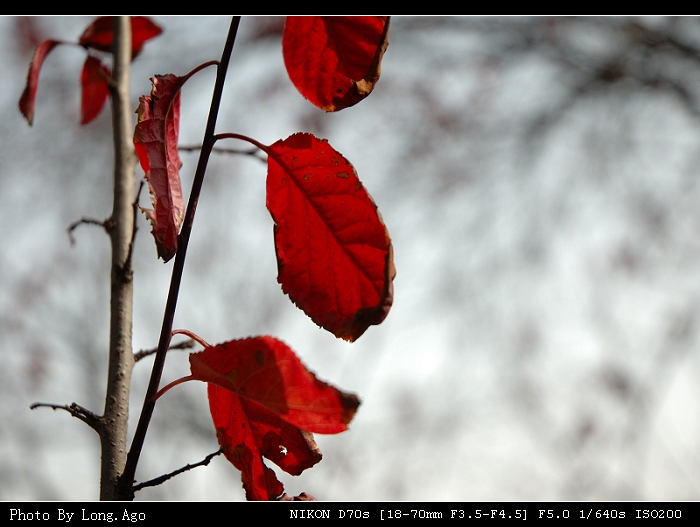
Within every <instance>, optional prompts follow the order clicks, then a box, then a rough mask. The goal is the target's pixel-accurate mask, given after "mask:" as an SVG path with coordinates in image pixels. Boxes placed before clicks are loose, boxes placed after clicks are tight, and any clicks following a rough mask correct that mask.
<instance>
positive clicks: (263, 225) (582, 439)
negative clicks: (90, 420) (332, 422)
mask: <svg viewBox="0 0 700 527" xmlns="http://www.w3.org/2000/svg"><path fill="white" fill-rule="evenodd" d="M153 20H154V21H155V22H156V23H158V24H159V25H160V26H161V27H162V28H163V30H164V32H163V34H162V35H161V36H160V37H158V38H156V39H154V40H152V41H150V42H148V43H147V44H146V46H145V48H144V51H143V52H142V53H141V55H140V56H139V57H138V59H137V60H136V61H135V62H134V63H133V70H132V96H133V106H134V109H135V108H136V106H137V97H138V96H139V95H142V94H147V93H149V91H150V82H149V80H148V79H149V77H151V76H152V75H153V74H156V73H175V74H178V75H182V74H184V73H186V72H188V71H189V70H191V69H192V68H193V67H195V66H196V65H198V64H199V63H201V62H204V61H207V60H211V59H218V58H219V57H220V54H221V48H222V46H223V43H224V40H225V38H226V33H227V29H228V26H229V22H230V20H229V18H227V17H212V18H209V17H180V18H178V17H175V18H172V17H158V16H156V17H153ZM91 21H92V18H83V17H67V18H64V17H47V18H44V17H32V18H22V17H2V18H0V46H1V49H2V53H0V67H1V68H2V72H3V73H2V76H0V87H1V89H0V112H1V113H0V115H1V116H2V118H1V119H0V134H2V135H1V137H2V142H1V143H0V225H2V228H0V360H1V361H2V367H1V368H0V499H3V500H83V499H97V497H98V485H99V444H98V439H97V436H96V435H95V434H94V432H93V431H92V430H90V429H89V428H88V427H87V426H85V425H84V424H83V423H81V422H80V421H78V420H76V419H74V418H71V417H70V416H69V415H68V414H67V413H66V412H63V411H51V410H49V409H38V410H34V411H31V410H30V409H29V406H30V404H32V403H34V402H37V401H41V402H50V403H57V404H69V403H71V402H76V403H78V404H81V405H83V406H85V407H87V408H89V409H91V410H94V411H95V412H97V413H101V411H102V408H103V405H104V402H103V400H104V390H105V379H106V359H105V357H106V350H107V342H108V341H107V339H108V316H109V313H108V308H109V284H108V275H109V259H110V247H109V240H108V238H107V237H106V236H105V234H104V233H103V232H102V230H101V229H100V228H98V227H94V226H91V225H85V226H81V227H79V228H78V229H77V230H75V231H74V236H75V244H74V245H71V243H70V240H69V237H68V235H67V232H66V229H67V228H68V226H69V225H70V224H71V223H73V222H75V221H76V220H79V219H80V218H83V217H85V218H95V219H98V220H104V219H105V218H107V217H108V216H109V214H110V213H111V195H110V193H111V185H112V181H111V180H112V154H111V135H110V133H111V125H110V124H111V121H110V119H111V118H110V112H109V109H108V107H107V108H105V111H103V113H102V114H101V115H100V117H99V118H98V119H97V120H96V121H94V122H93V123H91V124H89V125H87V126H84V127H81V126H79V125H78V122H79V99H80V95H79V76H80V69H81V67H82V62H83V61H84V59H85V53H84V51H83V50H82V49H81V48H79V47H71V46H60V47H57V48H56V49H54V50H53V51H52V53H51V54H50V55H49V56H48V58H47V60H46V62H45V64H44V67H43V69H42V72H41V77H40V87H39V93H38V98H37V108H36V115H35V121H34V126H33V127H31V128H30V127H29V126H28V125H27V123H26V121H24V120H23V118H22V117H21V115H20V113H19V111H18V107H17V101H18V100H19V96H20V94H21V93H22V89H23V87H24V83H25V80H26V74H27V68H28V64H29V61H30V59H31V56H32V53H33V51H34V48H35V47H36V45H38V44H39V43H40V42H41V41H43V40H44V39H47V38H54V39H62V40H67V41H73V42H75V41H77V39H78V37H79V36H80V34H81V33H82V31H83V29H84V28H85V27H86V26H87V25H88V24H89V23H90V22H91ZM283 25H284V19H283V18H282V17H259V18H257V17H256V18H244V19H243V21H242V23H241V30H240V33H239V39H238V41H237V42H236V46H235V48H234V53H233V58H232V62H231V66H230V70H229V76H228V80H227V84H226V91H225V98H224V102H223V105H222V109H221V113H220V116H219V124H218V128H217V131H219V132H238V133H242V134H246V135H249V136H251V137H254V138H256V139H258V140H259V141H261V142H263V143H266V144H270V143H273V142H274V141H276V140H278V139H281V138H286V137H287V136H288V135H290V134H292V133H294V132H297V131H304V132H311V133H314V134H316V135H317V136H320V137H325V138H328V139H329V141H330V143H331V144H332V145H333V146H334V147H335V148H336V149H337V150H338V151H339V152H341V153H342V154H343V155H344V156H345V157H346V158H347V159H348V160H350V161H351V162H352V163H353V164H354V166H355V168H356V170H357V172H358V174H359V176H360V178H361V180H362V181H363V183H364V185H365V186H366V188H367V189H368V191H369V192H370V193H371V194H372V196H373V197H374V199H375V201H376V203H377V205H378V207H379V210H380V211H381V213H382V215H383V218H384V221H385V223H386V224H387V226H388V229H389V232H390V233H391V236H392V239H393V244H394V250H395V262H396V268H397V272H398V274H397V277H396V280H395V300H394V306H393V308H392V310H391V313H390V314H389V316H388V318H387V319H386V321H385V322H384V323H383V324H382V325H380V326H375V327H371V328H370V329H369V330H368V331H367V333H366V334H365V335H364V336H363V337H362V338H361V339H359V340H358V341H357V342H356V343H354V344H348V343H345V342H342V341H339V340H337V339H335V338H334V337H333V336H331V335H330V334H328V333H326V332H324V331H323V330H321V329H319V328H317V327H316V326H315V325H314V324H313V323H312V322H311V321H310V320H309V319H308V318H307V317H306V315H304V313H303V312H301V311H300V310H298V309H297V308H296V307H295V306H294V305H293V304H292V303H291V302H289V300H288V298H287V297H285V295H284V294H283V293H282V292H281V290H280V287H279V285H278V284H277V282H276V261H275V255H274V250H273V241H272V220H271V218H270V216H269V214H268V212H267V210H266V209H265V195H264V192H265V184H264V181H265V173H266V166H265V164H264V163H262V162H261V161H260V160H259V159H256V158H253V157H250V156H240V155H230V154H216V155H214V157H213V158H212V159H211V161H210V164H209V167H210V168H209V171H208V173H207V178H206V181H205V184H204V190H203V195H202V198H201V200H200V203H199V207H198V210H197V218H196V221H195V224H194V230H193V235H192V240H191V243H190V248H189V252H188V260H187V265H186V268H185V274H184V278H183V285H182V290H181V294H180V301H179V305H178V311H177V316H176V319H175V327H184V328H187V329H189V330H191V331H194V332H195V333H197V334H199V335H201V336H202V337H203V338H205V339H206V340H207V341H209V342H212V343H216V342H223V341H226V340H230V339H233V338H240V337H245V336H249V335H258V334H270V335H274V336H276V337H278V338H280V339H282V340H284V341H285V342H286V343H288V344H289V345H290V346H291V347H292V348H293V349H295V350H296V351H297V353H298V354H299V355H300V357H301V358H302V360H303V361H304V362H305V364H306V365H307V366H308V367H309V368H310V369H311V370H313V371H315V372H316V373H317V375H318V376H319V377H320V378H321V379H323V380H326V381H328V382H330V383H332V384H334V385H336V386H338V387H340V388H342V389H344V390H347V391H352V392H355V393H357V394H358V395H359V396H360V398H361V399H362V401H363V403H362V406H361V407H360V410H359V412H358V414H357V416H356V417H355V420H354V421H353V423H352V425H351V430H350V431H348V432H346V433H343V434H340V435H337V436H317V440H318V442H319V445H320V447H321V450H322V451H323V453H324V460H323V461H322V462H321V463H320V464H318V465H317V466H316V467H314V468H312V469H310V470H308V471H306V472H305V473H304V474H302V475H301V476H299V477H290V476H286V475H285V474H282V473H281V471H279V470H278V471H277V472H278V477H280V479H281V480H282V481H283V482H284V483H285V487H286V491H287V492H288V493H289V494H293V495H296V494H299V493H300V492H303V491H305V492H308V493H310V494H312V495H314V496H316V497H317V498H319V499H323V500H341V501H343V500H443V501H444V500H459V501H468V500H697V499H700V457H699V455H700V382H699V381H700V353H698V350H699V346H700V183H699V181H700V179H699V177H698V171H699V169H698V166H699V165H700V19H697V18H658V17H653V18H624V17H615V18H546V17H543V18H519V17H511V18H469V17H464V18H442V17H427V18H414V17H395V18H393V19H392V21H391V30H390V45H389V48H388V50H387V53H386V55H385V56H384V61H383V67H382V77H381V80H380V81H379V83H378V84H377V87H376V89H375V91H374V93H373V94H372V95H371V96H370V97H368V98H367V99H366V100H364V101H363V102H362V103H360V104H359V105H357V106H355V107H353V108H350V109H346V110H344V111H341V112H339V113H337V114H325V113H324V112H323V111H321V110H318V109H316V108H315V107H313V106H311V105H310V104H309V103H308V102H306V101H305V100H304V99H303V98H302V97H301V96H300V95H299V94H298V92H297V91H296V90H295V88H294V87H293V86H292V84H291V83H290V82H289V80H288V78H287V75H286V71H285V69H284V65H283V60H282V54H281V31H282V28H283ZM214 75H215V72H214V70H213V69H211V68H210V69H207V70H205V71H203V72H201V73H199V74H197V75H196V76H195V77H194V78H192V79H191V80H190V81H189V82H188V83H187V84H186V85H185V87H184V89H183V94H182V121H181V143H182V144H183V145H196V144H198V143H200V142H201V138H202V135H203V133H204V125H205V122H206V117H207V112H208V107H209V102H210V97H211V92H212V87H213V81H214ZM220 146H224V147H242V148H248V146H247V145H244V144H242V143H241V144H236V143H234V142H227V143H226V144H220ZM181 157H182V159H183V161H184V166H183V168H182V171H181V175H182V178H183V189H184V190H185V192H186V194H187V195H188V194H189V188H190V184H191V180H192V174H193V172H194V166H195V163H196V159H197V153H196V152H194V153H188V152H183V153H182V154H181ZM142 176H143V174H142V172H141V171H140V169H137V178H142ZM141 203H142V204H148V196H146V192H144V193H143V195H142V196H141ZM138 221H139V232H138V236H137V245H136V252H135V261H134V266H135V319H134V348H135V351H138V350H141V349H150V348H153V347H154V346H155V345H156V344H157V339H158V334H159V330H160V324H161V319H162V315H163V309H164V304H165V296H166V293H167V288H168V283H169V280H170V273H171V266H172V263H168V264H163V263H162V261H160V260H157V258H156V249H155V245H154V243H153V238H152V236H151V234H150V226H149V225H148V224H147V221H146V220H145V218H144V217H143V216H141V217H139V220H138ZM151 363H152V359H145V360H143V361H140V362H139V363H138V364H137V366H136V369H135V372H134V384H133V397H132V416H131V418H132V421H133V425H132V430H133V427H134V426H135V423H136V420H137V418H138V412H139V410H140V406H141V403H142V400H143V394H144V391H145V387H146V383H147V380H148V375H149V371H150V365H151ZM188 373H189V367H188V361H187V352H183V351H179V352H178V351H174V352H171V353H170V354H169V357H168V361H167V364H166V371H165V374H164V377H163V381H164V382H169V381H171V380H173V379H176V378H178V377H182V376H184V375H187V374H188ZM217 448H218V445H217V442H216V437H215V433H214V430H213V426H212V424H211V419H210V416H209V411H208V405H207V399H206V387H205V385H204V384H203V383H195V382H192V383H186V384H184V385H182V386H179V387H178V388H177V389H175V390H172V391H171V392H169V393H168V394H167V396H164V397H163V398H162V399H161V400H160V401H159V403H158V406H157V407H156V412H155V416H154V421H153V422H152V425H151V428H150V431H149V434H148V437H147V440H146V444H145V447H144V452H143V455H142V458H141V463H140V465H139V470H138V473H137V478H138V479H139V481H144V480H148V479H151V478H154V477H156V476H159V475H161V474H163V473H166V472H170V471H173V470H175V469H177V468H179V467H181V466H184V465H186V464H188V463H194V462H197V461H199V460H201V459H203V458H204V457H205V456H206V455H207V454H210V453H212V452H214V451H216V450H217ZM273 468H274V466H273ZM243 497H244V496H243V491H242V489H241V482H240V473H239V472H238V471H237V470H235V469H234V468H233V467H232V466H231V465H230V464H229V463H228V462H227V461H226V460H225V459H224V458H223V456H219V457H217V458H215V459H214V460H213V461H212V463H211V464H210V465H209V466H208V467H206V468H198V469H195V470H192V471H190V472H188V473H186V474H184V475H181V476H178V477H176V478H174V479H173V480H171V481H169V482H167V483H165V484H164V485H161V486H159V487H155V488H152V489H147V490H144V491H141V492H139V493H138V494H137V499H138V500H183V499H186V500H242V499H243Z"/></svg>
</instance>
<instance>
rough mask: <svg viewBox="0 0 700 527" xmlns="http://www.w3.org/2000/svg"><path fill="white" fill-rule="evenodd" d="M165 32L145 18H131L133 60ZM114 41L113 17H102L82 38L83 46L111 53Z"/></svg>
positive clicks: (88, 28)
mask: <svg viewBox="0 0 700 527" xmlns="http://www.w3.org/2000/svg"><path fill="white" fill-rule="evenodd" d="M162 32H163V30H162V29H161V28H160V27H158V26H157V25H156V24H154V23H153V22H152V21H151V19H149V18H147V17H145V16H134V17H131V58H132V59H135V58H136V56H137V55H138V54H139V53H141V49H142V48H143V45H144V44H145V43H146V42H147V41H148V40H150V39H152V38H153V37H157V36H158V35H160V34H161V33H162ZM113 40H114V30H113V19H112V17H111V16H101V17H100V18H98V19H97V20H95V21H94V22H93V23H92V24H90V25H89V26H88V27H87V29H86V30H85V31H84V32H83V34H82V35H81V36H80V40H79V43H80V45H81V46H85V47H89V48H93V49H98V50H100V51H111V50H112V49H111V48H112V41H113Z"/></svg>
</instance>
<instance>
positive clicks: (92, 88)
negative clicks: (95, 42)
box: [80, 57, 111, 124]
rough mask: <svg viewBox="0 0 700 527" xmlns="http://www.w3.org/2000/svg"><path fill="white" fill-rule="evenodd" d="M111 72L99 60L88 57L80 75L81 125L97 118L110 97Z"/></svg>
mask: <svg viewBox="0 0 700 527" xmlns="http://www.w3.org/2000/svg"><path fill="white" fill-rule="evenodd" d="M110 77H111V72H110V71H109V68H107V67H106V66H105V65H104V64H102V62H100V60H99V59H97V58H95V57H88V58H87V59H85V64H83V71H82V73H81V74H80V86H81V88H82V98H81V104H80V124H87V123H89V122H90V121H92V120H93V119H94V118H95V117H97V116H98V115H99V114H100V112H101V111H102V107H103V106H104V104H105V101H107V97H109V82H108V79H109V78H110Z"/></svg>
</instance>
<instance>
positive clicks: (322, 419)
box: [190, 336, 360, 500]
mask: <svg viewBox="0 0 700 527" xmlns="http://www.w3.org/2000/svg"><path fill="white" fill-rule="evenodd" d="M190 366H191V370H192V378H194V379H198V380H201V381H204V382H207V383H209V387H208V393H209V408H210V410H211V414H212V419H213V422H214V426H215V428H216V432H217V438H218V440H219V444H220V445H221V448H222V449H223V450H224V454H225V455H226V458H227V459H228V460H229V461H230V462H231V463H232V464H233V465H234V466H235V467H236V468H238V469H239V470H240V471H241V480H242V482H243V487H244V489H245V491H246V497H247V499H249V500H273V499H276V498H277V497H279V496H280V495H281V494H282V492H283V491H284V488H283V486H282V484H281V483H280V482H279V481H278V480H277V477H276V475H275V473H274V471H273V470H272V469H270V468H269V467H267V466H266V465H265V463H264V461H263V457H265V458H267V459H269V460H270V461H272V462H274V463H275V464H277V465H278V466H279V467H280V468H281V469H282V470H284V471H285V472H287V473H289V474H293V475H298V474H300V473H301V472H302V471H303V470H305V469H307V468H309V467H311V466H313V465H315V464H316V463H318V462H319V461H320V460H321V452H320V450H319V449H318V446H317V445H316V442H315V441H314V438H313V435H312V434H311V432H318V433H327V434H334V433H339V432H342V431H344V430H346V429H347V425H348V423H349V422H350V420H351V419H352V418H353V416H354V414H355V411H356V409H357V407H358V406H359V404H360V403H359V400H358V399H357V397H356V396H354V395H352V394H347V393H344V392H341V391H340V390H338V389H337V388H334V387H332V386H330V385H328V384H326V383H325V382H322V381H320V380H318V379H317V378H316V376H315V375H314V374H313V373H311V372H310V371H308V370H307V369H306V367H305V366H304V365H303V364H302V363H301V361H300V360H299V358H298V357H297V355H296V354H295V353H294V351H292V349H291V348H289V347H288V346H287V345H286V344H284V343H283V342H281V341H279V340H277V339H275V338H272V337H267V336H265V337H253V338H248V339H243V340H234V341H230V342H226V343H224V344H219V345H217V346H211V347H208V348H206V349H205V350H204V351H202V352H200V353H195V354H191V355H190Z"/></svg>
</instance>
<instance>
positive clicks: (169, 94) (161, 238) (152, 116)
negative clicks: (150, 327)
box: [134, 74, 188, 262]
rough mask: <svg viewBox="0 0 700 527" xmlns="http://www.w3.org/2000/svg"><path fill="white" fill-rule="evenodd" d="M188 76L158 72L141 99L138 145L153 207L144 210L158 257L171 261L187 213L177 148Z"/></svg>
mask: <svg viewBox="0 0 700 527" xmlns="http://www.w3.org/2000/svg"><path fill="white" fill-rule="evenodd" d="M187 78H188V76H185V77H178V76H176V75H172V74H168V75H156V76H155V77H152V78H151V82H152V83H153V89H152V90H151V94H150V95H149V96H142V97H141V98H140V99H139V107H138V109H137V110H136V113H137V114H138V123H137V124H136V129H135V131H134V147H135V148H136V155H137V156H138V158H139V162H140V163H141V168H143V171H144V172H145V173H146V179H147V180H148V186H149V188H150V191H151V201H152V203H153V210H144V213H145V214H146V217H147V218H148V219H149V220H150V221H151V224H152V226H153V236H154V237H155V240H156V246H157V248H158V256H160V257H161V258H163V260H164V261H166V262H167V261H168V260H170V259H171V258H172V257H173V256H175V252H176V251H177V235H178V233H179V232H180V226H181V224H182V220H183V218H184V214H185V202H184V200H183V197H182V186H181V184H180V167H181V166H182V161H181V160H180V155H179V154H178V150H177V141H178V135H179V130H180V88H181V87H182V85H183V83H184V82H185V81H186V80H187Z"/></svg>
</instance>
